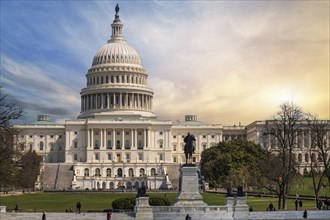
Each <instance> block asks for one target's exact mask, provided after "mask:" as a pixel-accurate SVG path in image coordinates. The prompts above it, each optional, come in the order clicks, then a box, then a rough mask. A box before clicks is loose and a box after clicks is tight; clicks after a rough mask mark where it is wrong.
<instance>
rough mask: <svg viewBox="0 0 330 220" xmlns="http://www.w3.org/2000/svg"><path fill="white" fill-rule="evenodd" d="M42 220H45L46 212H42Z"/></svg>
mask: <svg viewBox="0 0 330 220" xmlns="http://www.w3.org/2000/svg"><path fill="white" fill-rule="evenodd" d="M42 220H46V212H45V211H43V212H42Z"/></svg>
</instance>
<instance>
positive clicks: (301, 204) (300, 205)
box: [294, 199, 303, 211]
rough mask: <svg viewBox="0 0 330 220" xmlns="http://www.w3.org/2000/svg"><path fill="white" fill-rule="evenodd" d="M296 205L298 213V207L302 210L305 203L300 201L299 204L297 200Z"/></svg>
mask: <svg viewBox="0 0 330 220" xmlns="http://www.w3.org/2000/svg"><path fill="white" fill-rule="evenodd" d="M294 205H295V208H296V211H297V210H298V205H299V209H300V210H301V209H302V207H303V202H302V200H301V199H300V200H299V202H298V199H296V201H295V202H294Z"/></svg>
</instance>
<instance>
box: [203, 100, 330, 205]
mask: <svg viewBox="0 0 330 220" xmlns="http://www.w3.org/2000/svg"><path fill="white" fill-rule="evenodd" d="M328 131H330V121H329V120H319V119H318V117H317V116H315V115H312V114H309V113H305V112H303V110H302V109H301V108H300V107H299V106H297V105H294V104H293V103H287V104H282V105H280V110H279V111H278V112H277V113H276V114H275V115H274V116H273V118H272V119H270V120H266V121H265V125H264V132H263V133H262V134H261V135H262V137H263V138H265V139H267V140H269V142H270V146H269V147H270V148H271V149H272V150H271V152H270V151H267V150H266V149H264V148H262V147H261V146H260V145H257V144H255V143H253V142H249V141H246V140H232V141H230V142H220V143H219V144H217V145H216V146H214V147H211V148H209V149H206V150H204V151H203V152H202V156H201V164H200V165H201V171H202V173H203V175H204V177H205V179H206V181H208V182H209V184H210V186H212V187H224V188H226V187H237V186H239V185H240V186H242V185H243V186H244V185H248V186H249V187H254V188H257V189H266V190H267V191H268V192H270V193H273V194H275V195H277V197H278V204H277V206H278V209H286V207H287V197H288V194H289V190H290V187H291V186H292V184H293V182H294V181H295V180H296V179H297V178H301V177H302V175H301V174H300V173H299V171H298V169H299V163H300V162H299V161H298V160H297V158H296V156H295V154H294V153H295V149H297V147H300V146H298V141H297V140H298V139H299V138H301V135H302V132H307V133H306V135H308V136H309V137H310V140H309V142H310V146H309V147H308V148H306V149H307V152H308V153H309V154H308V155H309V157H310V158H308V162H306V163H307V164H308V168H309V174H310V176H311V177H312V181H313V190H314V194H315V202H316V205H317V204H318V202H319V200H320V199H319V193H320V190H321V189H322V188H323V187H329V188H330V167H329V164H330V157H329V153H330V148H329V143H328V141H329V135H328V134H327V132H328ZM303 141H304V140H303ZM304 151H306V150H305V149H304ZM313 154H314V155H315V154H317V155H318V157H317V158H315V157H312V155H313Z"/></svg>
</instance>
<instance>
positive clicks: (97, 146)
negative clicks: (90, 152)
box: [94, 140, 100, 149]
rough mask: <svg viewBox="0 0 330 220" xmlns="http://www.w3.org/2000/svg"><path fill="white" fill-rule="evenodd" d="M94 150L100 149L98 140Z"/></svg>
mask: <svg viewBox="0 0 330 220" xmlns="http://www.w3.org/2000/svg"><path fill="white" fill-rule="evenodd" d="M94 149H100V147H99V141H98V140H96V141H95V146H94Z"/></svg>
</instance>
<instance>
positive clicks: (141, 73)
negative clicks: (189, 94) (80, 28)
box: [78, 5, 156, 119]
mask: <svg viewBox="0 0 330 220" xmlns="http://www.w3.org/2000/svg"><path fill="white" fill-rule="evenodd" d="M118 12H119V7H118V5H117V6H116V15H115V20H114V21H113V23H112V24H111V28H112V35H111V38H110V40H108V41H107V43H106V44H105V45H103V46H102V47H101V48H100V49H99V50H98V51H97V52H96V54H95V56H94V58H93V62H92V66H91V68H90V69H89V70H88V72H87V74H86V79H87V84H86V87H85V88H83V89H82V90H81V93H80V94H81V112H80V115H79V116H78V118H91V117H92V118H95V117H105V116H106V117H108V118H109V117H112V116H113V117H114V116H115V117H116V118H124V117H126V118H130V119H132V118H136V117H138V118H155V117H156V116H155V115H154V114H153V113H152V100H153V91H152V89H150V88H149V87H148V85H147V78H148V74H147V73H146V71H145V69H144V68H143V65H142V62H141V58H140V56H139V54H138V53H137V51H136V50H135V49H134V48H133V47H131V46H130V45H128V44H127V43H126V41H125V40H124V37H123V34H122V29H123V24H122V23H121V21H120V19H119V15H118Z"/></svg>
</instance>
